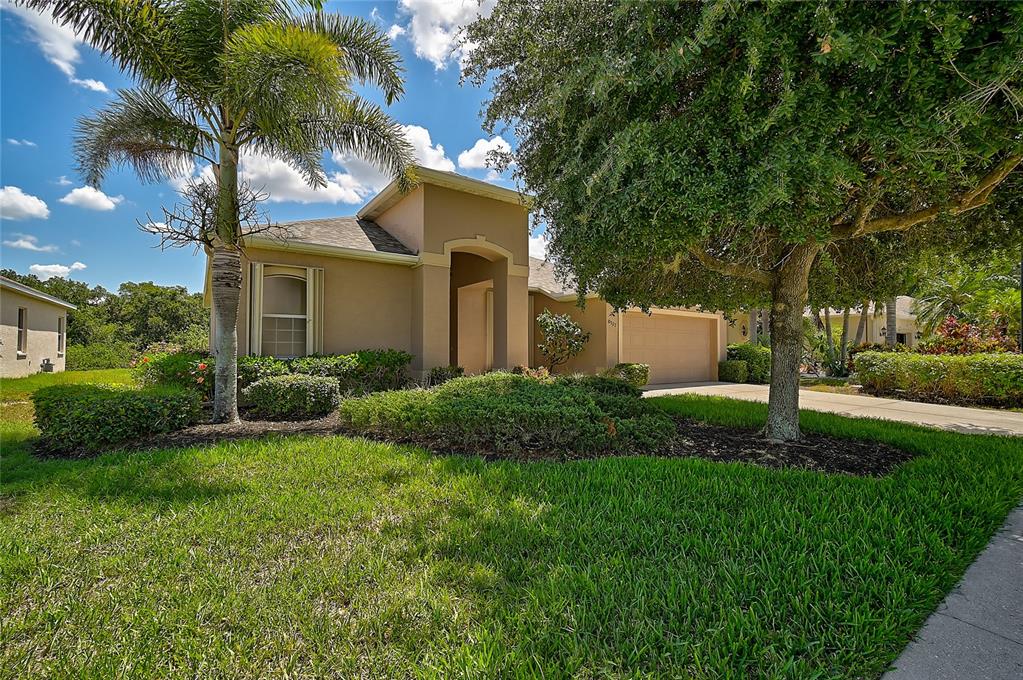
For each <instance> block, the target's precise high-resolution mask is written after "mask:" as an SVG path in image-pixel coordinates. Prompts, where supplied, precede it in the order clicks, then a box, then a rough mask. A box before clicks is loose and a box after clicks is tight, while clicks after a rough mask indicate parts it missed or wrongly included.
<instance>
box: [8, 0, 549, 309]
mask: <svg viewBox="0 0 1023 680" xmlns="http://www.w3.org/2000/svg"><path fill="white" fill-rule="evenodd" d="M484 4H485V5H486V3H484ZM0 7H2V11H0V34H2V41H0V43H2V47H0V83H2V85H0V87H2V92H0V185H2V186H3V190H2V191H3V193H2V195H0V212H2V216H3V219H2V220H0V230H2V232H3V238H2V241H3V245H2V251H0V253H2V258H0V259H2V266H3V267H5V268H12V269H15V270H17V271H18V272H21V273H29V272H30V271H31V272H34V273H37V274H38V275H40V276H41V277H46V276H51V275H58V276H69V277H71V278H74V279H77V280H81V281H85V282H87V283H89V284H90V285H95V284H99V285H103V286H105V287H107V288H116V287H117V286H118V285H119V284H120V283H121V282H122V281H155V282H157V283H161V284H177V285H184V286H187V287H188V288H189V289H190V290H200V289H201V287H202V275H203V257H202V255H201V254H200V255H193V253H192V251H191V250H190V249H187V250H170V251H163V252H161V251H160V250H159V249H157V248H154V247H153V246H154V245H156V239H155V237H153V236H150V235H148V234H144V233H142V232H140V231H139V230H138V228H137V224H136V220H145V219H146V215H147V213H148V214H150V215H152V216H153V217H154V218H158V217H159V216H160V215H161V212H160V206H161V205H166V206H168V207H169V206H171V205H173V204H174V200H175V198H176V193H175V190H174V188H173V186H172V183H160V184H142V183H140V182H139V181H138V180H137V179H136V178H135V176H134V175H133V174H132V173H131V171H130V170H127V169H125V170H121V171H118V172H114V173H112V174H111V175H110V176H109V177H108V178H107V179H106V180H105V182H104V184H103V186H102V187H101V191H100V192H96V191H94V190H92V189H89V188H84V183H83V182H82V180H81V178H80V177H78V176H77V175H76V173H75V168H74V157H73V151H72V148H71V137H72V131H73V128H74V125H75V121H76V119H77V118H78V117H79V116H82V115H85V114H87V113H89V112H90V111H91V110H92V109H94V108H98V107H101V106H103V105H104V104H105V103H106V102H108V101H109V100H110V98H111V96H112V94H111V93H112V92H114V91H115V90H116V89H118V88H123V87H130V86H131V85H132V83H131V81H130V80H128V79H127V78H125V77H123V76H122V75H121V74H120V73H119V72H118V71H117V69H116V68H114V67H113V66H112V65H111V64H109V63H108V62H107V61H106V60H105V59H104V58H103V57H101V56H99V55H98V54H97V53H96V52H95V51H94V50H92V48H90V47H88V46H87V45H84V44H82V43H80V42H78V41H77V40H76V39H75V37H74V35H73V34H71V33H70V32H69V31H68V30H66V29H63V28H59V27H54V26H53V24H52V23H51V22H50V21H49V20H48V18H46V17H40V16H39V15H38V14H35V13H32V11H31V10H27V9H24V8H16V7H13V6H12V5H10V3H9V0H0ZM327 7H328V9H329V10H331V11H337V12H342V13H345V14H352V15H358V16H362V17H365V18H366V19H369V20H371V21H375V22H377V23H378V24H379V25H380V27H381V29H382V30H384V31H385V32H388V34H389V35H390V36H391V38H392V43H393V45H394V47H395V48H396V49H397V51H398V52H399V54H401V56H402V59H403V60H404V64H405V68H406V87H405V90H406V94H405V96H404V98H403V99H402V100H401V101H400V102H398V103H396V104H394V105H392V106H391V107H389V108H388V109H387V110H388V112H389V113H390V114H391V116H392V117H393V118H395V119H396V120H397V121H398V122H399V123H401V124H402V125H404V126H408V127H407V128H406V134H407V136H408V138H409V139H410V141H412V143H413V145H414V146H415V147H416V150H417V154H418V155H419V158H420V162H422V163H423V164H424V165H428V166H432V167H437V168H440V169H444V170H452V171H455V172H459V173H462V174H466V175H469V176H473V177H478V178H481V179H490V180H492V181H496V182H497V183H500V184H504V185H506V186H511V183H510V182H509V181H508V179H507V178H501V177H495V175H494V173H493V171H491V170H489V169H488V168H486V167H485V158H486V151H487V150H488V149H490V148H493V147H495V146H497V147H500V146H501V145H507V144H512V145H514V139H513V138H512V137H511V135H510V134H509V133H508V132H507V131H497V132H498V133H499V134H497V135H494V136H489V135H487V134H486V133H485V132H484V131H483V129H482V127H481V125H480V118H479V111H480V109H481V107H482V104H483V102H484V100H485V98H486V96H487V92H486V90H485V89H479V88H474V87H471V86H465V87H460V86H459V84H458V78H459V66H458V58H459V55H458V53H457V52H455V53H452V49H453V47H454V36H455V34H456V32H457V30H458V27H459V26H460V25H463V24H464V23H466V22H467V21H469V20H471V19H472V17H474V16H475V14H476V13H477V12H478V11H480V10H479V9H478V8H477V3H476V1H475V0H399V1H398V2H369V1H367V2H329V3H328V5H327ZM484 11H485V10H484ZM364 94H366V96H367V97H368V98H370V99H373V100H374V101H378V103H381V104H382V103H383V102H382V100H381V98H380V97H378V96H377V94H376V93H375V92H372V91H367V92H365V93H364ZM325 159H326V166H327V169H328V174H329V175H330V180H331V181H330V185H329V186H328V187H327V188H326V189H324V190H322V191H313V190H312V189H311V188H310V187H307V186H305V185H304V184H303V183H302V182H301V180H300V179H299V178H298V175H297V173H294V172H293V171H291V170H290V169H289V168H287V167H286V166H284V165H283V164H282V163H280V162H278V161H271V160H269V159H263V158H259V157H251V158H247V159H243V167H242V172H243V176H245V177H247V178H248V179H249V181H250V182H251V183H252V185H253V187H262V188H263V189H264V190H265V191H267V192H268V193H269V194H270V201H269V202H268V203H267V204H266V205H265V209H266V211H267V212H268V213H269V214H270V217H271V219H273V220H281V221H284V220H295V219H306V218H315V217H324V216H331V215H350V214H354V213H355V212H356V210H358V208H359V206H361V205H362V204H364V203H365V202H366V201H367V200H368V199H369V198H370V197H371V196H372V195H373V193H374V192H375V191H377V190H379V189H380V188H381V185H382V183H384V182H385V181H386V179H385V178H383V177H382V176H381V175H380V174H379V173H377V172H376V171H375V170H374V169H373V168H371V167H369V166H367V164H365V163H362V162H359V161H358V160H353V159H346V158H332V157H331V156H330V155H329V154H325ZM197 171H198V169H197ZM537 243H539V242H538V241H537V242H536V243H534V244H531V245H534V246H535V245H536V244H537Z"/></svg>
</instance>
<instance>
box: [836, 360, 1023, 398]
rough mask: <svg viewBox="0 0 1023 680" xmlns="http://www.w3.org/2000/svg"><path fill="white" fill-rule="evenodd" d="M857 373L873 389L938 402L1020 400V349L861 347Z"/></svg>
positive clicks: (1022, 375)
mask: <svg viewBox="0 0 1023 680" xmlns="http://www.w3.org/2000/svg"><path fill="white" fill-rule="evenodd" d="M856 373H857V375H858V376H859V379H860V382H861V383H862V385H863V388H864V389H865V390H867V391H868V392H871V393H874V394H896V393H897V394H903V395H905V396H907V397H909V398H911V399H917V400H921V401H933V402H939V403H959V404H990V405H997V406H1008V407H1013V406H1021V405H1023V355H1019V354H1008V353H997V354H970V355H935V354H902V353H898V354H897V353H891V352H888V353H885V352H862V353H860V354H858V355H857V356H856Z"/></svg>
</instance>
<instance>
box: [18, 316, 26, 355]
mask: <svg viewBox="0 0 1023 680" xmlns="http://www.w3.org/2000/svg"><path fill="white" fill-rule="evenodd" d="M27 353H28V310H27V309H25V308H24V307H18V354H19V355H21V356H24V355H25V354H27Z"/></svg>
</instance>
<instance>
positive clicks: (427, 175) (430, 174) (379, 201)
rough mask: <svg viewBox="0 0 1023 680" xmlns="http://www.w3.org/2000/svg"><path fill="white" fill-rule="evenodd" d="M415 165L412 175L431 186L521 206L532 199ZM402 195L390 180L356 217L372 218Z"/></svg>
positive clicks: (396, 185) (478, 181)
mask: <svg viewBox="0 0 1023 680" xmlns="http://www.w3.org/2000/svg"><path fill="white" fill-rule="evenodd" d="M415 167H416V175H417V176H418V177H419V181H420V182H422V183H423V184H433V185H435V186H440V187H446V188H448V189H454V190H456V191H462V192H465V193H467V194H475V195H477V196H484V197H486V198H492V199H494V200H497V201H504V202H505V203H514V204H515V205H521V206H523V207H524V208H528V207H529V206H530V204H531V202H532V199H531V197H530V196H527V195H526V194H520V193H519V192H517V191H515V190H513V189H505V188H504V187H499V186H497V185H496V184H491V183H490V182H484V181H483V180H479V179H475V178H473V177H466V176H465V175H459V174H458V173H454V172H446V171H444V170H434V169H433V168H426V167H423V166H421V165H417V166H415ZM402 198H404V195H403V194H402V193H401V191H399V190H398V184H397V182H391V183H390V184H388V185H387V186H386V187H384V190H383V191H381V192H380V193H379V194H377V195H376V196H374V197H373V198H372V199H371V200H370V202H369V203H367V204H366V205H365V206H363V208H362V210H360V211H359V213H358V216H359V217H360V218H362V219H369V220H373V219H376V218H377V217H379V216H380V215H381V214H383V213H384V212H385V211H386V210H388V209H389V208H391V207H392V206H393V205H395V204H396V203H397V202H398V201H400V200H401V199H402Z"/></svg>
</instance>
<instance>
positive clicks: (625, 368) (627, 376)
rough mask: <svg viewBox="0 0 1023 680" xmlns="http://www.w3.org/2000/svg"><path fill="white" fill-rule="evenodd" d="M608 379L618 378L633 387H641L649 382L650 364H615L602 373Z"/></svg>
mask: <svg viewBox="0 0 1023 680" xmlns="http://www.w3.org/2000/svg"><path fill="white" fill-rule="evenodd" d="M604 375H605V376H607V377H609V378H618V379H619V380H624V381H625V382H627V383H629V384H630V385H633V386H635V387H643V386H644V385H646V384H647V383H648V382H650V364H615V365H614V366H613V367H611V368H609V369H607V370H606V371H604Z"/></svg>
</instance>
